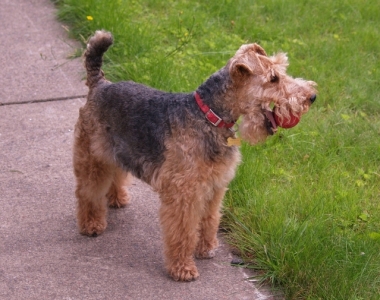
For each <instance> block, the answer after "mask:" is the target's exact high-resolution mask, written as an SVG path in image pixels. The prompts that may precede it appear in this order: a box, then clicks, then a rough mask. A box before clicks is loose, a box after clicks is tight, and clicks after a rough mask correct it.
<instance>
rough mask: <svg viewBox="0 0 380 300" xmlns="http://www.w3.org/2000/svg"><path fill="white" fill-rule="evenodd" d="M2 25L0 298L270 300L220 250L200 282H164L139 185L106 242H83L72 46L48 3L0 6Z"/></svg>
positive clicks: (154, 222)
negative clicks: (77, 211) (76, 170)
mask: <svg viewBox="0 0 380 300" xmlns="http://www.w3.org/2000/svg"><path fill="white" fill-rule="evenodd" d="M0 26H1V28H2V30H1V31H0V41H1V42H0V48H1V52H2V55H1V56H0V66H1V68H2V76H1V78H0V86H1V88H0V207H1V209H0V299H273V297H272V296H271V295H270V294H269V293H268V292H266V291H263V290H261V289H260V290H258V289H257V288H256V287H255V286H254V285H253V283H251V282H248V281H246V280H245V278H246V276H247V275H246V274H245V271H243V270H242V269H241V268H236V267H232V266H230V261H231V258H232V255H231V254H230V252H229V250H228V247H227V246H226V245H225V244H224V243H222V245H221V247H220V248H219V249H218V251H217V254H216V257H215V258H214V259H212V260H198V261H197V266H198V268H199V271H200V274H201V276H200V278H199V279H198V280H197V281H195V282H191V283H178V282H174V281H173V280H171V279H170V278H169V277H168V276H167V275H166V273H165V270H164V265H163V257H162V242H161V237H160V229H159V223H158V218H157V210H158V206H159V200H158V198H157V195H156V194H155V193H153V192H152V190H151V189H150V187H149V186H147V185H145V184H143V183H141V182H139V181H137V180H136V181H135V183H134V184H133V185H132V187H131V194H132V201H131V203H130V204H129V205H128V206H127V207H126V208H124V209H120V210H110V212H109V218H108V221H109V225H108V228H107V230H106V232H105V233H104V234H103V235H101V236H99V237H97V238H89V237H85V236H82V235H80V234H79V233H78V230H77V228H76V221H75V197H74V177H73V172H72V165H71V151H72V150H71V149H72V142H73V128H74V124H75V122H76V119H77V117H78V109H79V107H81V106H82V105H83V104H84V102H85V99H84V98H83V97H82V95H84V94H86V92H87V88H86V87H85V85H84V82H83V80H82V78H83V75H84V73H83V72H84V70H83V68H82V61H81V59H80V58H79V59H75V60H69V59H67V57H68V56H69V55H70V54H71V53H72V52H73V51H74V50H75V47H77V46H78V45H77V44H76V43H75V42H74V41H72V40H69V39H68V38H67V35H66V32H65V30H64V29H63V27H62V26H61V25H60V24H59V23H58V22H57V21H56V20H55V9H54V6H53V4H52V3H51V2H50V1H49V0H2V4H1V6H0ZM62 98H65V99H66V100H64V101H62V100H61V101H58V100H55V99H62ZM35 100H37V102H35V103H33V101H35Z"/></svg>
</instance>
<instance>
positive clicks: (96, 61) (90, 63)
mask: <svg viewBox="0 0 380 300" xmlns="http://www.w3.org/2000/svg"><path fill="white" fill-rule="evenodd" d="M112 43H113V38H112V34H111V33H110V32H107V31H104V30H98V31H96V32H95V34H94V36H92V37H91V38H90V39H89V41H88V44H87V49H86V52H85V53H84V57H85V62H84V65H85V67H86V70H87V81H86V85H87V86H88V87H92V86H95V85H96V84H97V83H98V82H99V81H100V80H102V79H103V78H104V73H103V71H102V70H101V67H102V63H103V54H104V52H106V51H107V49H108V47H109V46H111V45H112Z"/></svg>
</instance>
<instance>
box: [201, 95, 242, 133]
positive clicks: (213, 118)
mask: <svg viewBox="0 0 380 300" xmlns="http://www.w3.org/2000/svg"><path fill="white" fill-rule="evenodd" d="M194 97H195V101H196V102H197V104H198V106H199V108H200V109H201V111H202V112H203V113H204V114H205V117H206V119H207V120H208V121H209V122H210V123H211V124H212V125H214V126H215V127H219V128H223V127H225V128H231V127H232V126H234V125H235V122H231V123H226V122H224V121H223V119H222V118H221V117H219V116H218V115H217V114H216V113H214V112H213V111H212V110H211V108H210V107H208V106H207V104H205V103H204V102H203V101H202V99H201V97H200V96H199V94H198V93H197V92H195V93H194Z"/></svg>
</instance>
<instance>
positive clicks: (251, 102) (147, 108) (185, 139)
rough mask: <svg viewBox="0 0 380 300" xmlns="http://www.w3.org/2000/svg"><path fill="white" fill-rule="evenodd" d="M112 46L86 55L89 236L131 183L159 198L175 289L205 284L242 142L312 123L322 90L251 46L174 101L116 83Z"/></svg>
mask: <svg viewBox="0 0 380 300" xmlns="http://www.w3.org/2000/svg"><path fill="white" fill-rule="evenodd" d="M112 43H113V37H112V35H111V33H109V32H106V31H96V33H95V35H94V36H92V37H91V38H90V39H89V41H88V45H87V49H86V51H85V54H84V57H85V68H86V70H87V81H86V84H87V86H88V87H89V92H88V96H87V101H86V104H85V105H84V106H83V107H82V108H80V111H79V118H78V121H77V123H76V126H75V133H74V151H73V165H74V173H75V177H76V183H77V184H76V191H75V194H76V198H77V220H78V226H79V230H80V232H81V233H82V234H85V235H89V236H97V235H99V234H101V233H102V232H103V231H104V230H105V229H106V226H107V220H106V215H107V206H111V207H123V206H125V205H126V204H127V203H128V201H129V195H128V192H127V191H126V189H125V186H126V185H128V183H129V182H130V180H131V177H132V176H134V177H137V178H139V179H141V180H142V181H144V182H146V183H148V184H150V185H151V186H152V188H153V189H154V190H155V191H156V192H157V193H158V194H159V197H160V209H159V219H160V224H161V227H162V233H163V241H164V256H165V266H166V269H167V271H168V273H169V275H170V276H171V277H172V278H173V279H174V280H177V281H178V280H179V281H191V280H194V279H196V278H197V277H198V276H199V273H198V270H197V268H196V265H195V261H194V258H212V257H213V256H214V255H215V249H216V247H217V246H218V240H217V231H218V226H219V221H220V217H221V206H222V200H223V197H224V194H225V192H226V190H227V187H228V184H229V183H230V181H231V180H232V179H233V178H234V176H235V170H236V168H237V166H238V164H239V163H240V161H241V156H240V152H239V147H238V144H239V140H238V138H237V136H236V132H235V131H236V130H234V128H236V127H237V125H236V124H237V121H238V120H240V121H239V131H240V135H241V137H242V138H243V139H245V140H247V141H248V142H250V143H251V144H257V143H259V142H263V141H265V139H266V138H267V137H268V136H270V135H272V134H274V133H275V132H276V131H277V127H278V124H277V123H276V121H275V119H274V117H273V116H274V113H273V111H272V108H273V106H275V107H276V111H275V114H276V117H277V118H280V119H289V118H290V116H294V115H296V116H301V115H302V114H304V113H306V112H307V111H308V110H309V108H310V106H311V104H312V103H313V102H314V101H315V99H316V89H315V86H316V84H315V83H314V82H313V81H307V80H304V79H300V78H292V77H290V76H288V75H287V74H286V68H287V66H288V59H287V56H286V54H284V53H279V54H276V55H274V56H268V55H267V54H266V52H265V51H264V49H263V48H262V47H261V46H259V45H258V44H247V45H242V46H241V47H240V49H238V51H237V52H236V54H235V55H234V56H233V57H232V58H231V59H230V60H229V61H228V62H227V64H226V65H225V66H224V67H223V68H221V69H220V70H219V71H217V72H216V73H214V74H212V75H211V76H210V77H209V78H208V79H207V80H206V81H205V82H204V83H203V84H201V85H200V86H199V87H198V89H197V90H196V91H195V92H192V93H168V92H164V91H160V90H156V89H153V88H150V87H147V86H145V85H142V84H138V83H135V82H132V81H127V82H118V83H111V82H110V81H108V80H106V78H105V76H104V73H103V71H102V70H101V67H102V57H103V54H104V53H105V52H106V51H107V49H108V48H109V47H110V46H111V44H112Z"/></svg>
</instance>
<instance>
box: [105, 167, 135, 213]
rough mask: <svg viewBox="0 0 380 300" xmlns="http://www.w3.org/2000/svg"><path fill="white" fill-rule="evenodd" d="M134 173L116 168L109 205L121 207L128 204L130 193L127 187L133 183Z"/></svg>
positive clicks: (110, 189) (109, 193)
mask: <svg viewBox="0 0 380 300" xmlns="http://www.w3.org/2000/svg"><path fill="white" fill-rule="evenodd" d="M131 181H132V175H131V174H130V173H126V172H124V171H123V170H122V169H120V168H116V170H115V173H114V177H113V180H112V184H111V186H110V188H109V190H108V193H107V198H108V206H109V207H113V208H120V207H124V206H125V205H127V203H128V202H129V199H130V197H129V195H128V192H127V190H126V187H127V186H128V185H129V184H130V183H131Z"/></svg>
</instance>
